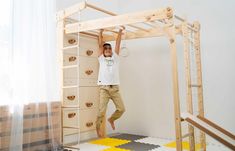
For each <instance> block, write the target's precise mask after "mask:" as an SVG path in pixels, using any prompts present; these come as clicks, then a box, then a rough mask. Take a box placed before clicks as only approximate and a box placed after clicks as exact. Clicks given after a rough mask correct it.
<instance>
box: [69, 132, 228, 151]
mask: <svg viewBox="0 0 235 151" xmlns="http://www.w3.org/2000/svg"><path fill="white" fill-rule="evenodd" d="M182 145H183V150H184V151H188V150H189V143H188V142H187V141H184V142H183V143H182ZM199 150H200V144H196V151H199ZM207 150H208V151H228V150H227V149H226V148H224V147H223V146H215V145H209V144H208V146H207ZM69 151H75V150H69ZM80 151H176V143H175V141H173V140H169V139H162V138H153V137H148V136H142V135H134V134H125V133H124V134H117V135H115V136H111V137H107V138H102V139H97V140H93V141H89V142H86V143H81V144H80Z"/></svg>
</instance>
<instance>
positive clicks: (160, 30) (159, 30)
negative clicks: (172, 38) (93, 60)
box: [103, 27, 181, 41]
mask: <svg viewBox="0 0 235 151" xmlns="http://www.w3.org/2000/svg"><path fill="white" fill-rule="evenodd" d="M166 28H167V27H166ZM165 34H166V33H165V30H164V27H156V28H153V29H151V30H149V31H148V32H144V31H142V30H137V31H136V32H135V33H130V32H127V33H126V36H125V37H123V39H124V40H128V39H138V38H150V37H161V36H165ZM175 34H181V28H179V27H176V28H175ZM103 38H104V41H115V40H116V38H117V35H115V34H114V35H112V36H111V35H104V36H103Z"/></svg>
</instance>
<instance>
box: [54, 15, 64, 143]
mask: <svg viewBox="0 0 235 151" xmlns="http://www.w3.org/2000/svg"><path fill="white" fill-rule="evenodd" d="M61 15H63V12H59V13H57V27H56V28H57V29H56V30H57V31H56V32H57V33H56V34H57V50H58V58H59V64H60V84H61V85H60V95H61V96H60V99H61V100H60V101H61V104H62V103H63V47H64V26H65V24H64V20H63V19H60V17H59V16H61ZM60 127H61V134H60V135H61V140H60V141H61V142H63V108H62V106H61V126H60Z"/></svg>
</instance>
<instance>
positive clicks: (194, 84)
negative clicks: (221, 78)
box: [181, 22, 206, 151]
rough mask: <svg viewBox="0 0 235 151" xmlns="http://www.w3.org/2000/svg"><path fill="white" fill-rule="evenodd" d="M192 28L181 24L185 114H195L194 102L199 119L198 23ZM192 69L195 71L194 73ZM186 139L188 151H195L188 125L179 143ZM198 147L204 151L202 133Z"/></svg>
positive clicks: (193, 131) (201, 101)
mask: <svg viewBox="0 0 235 151" xmlns="http://www.w3.org/2000/svg"><path fill="white" fill-rule="evenodd" d="M193 28H194V29H195V30H192V29H190V28H189V27H188V26H187V22H184V23H183V24H182V34H183V43H184V63H185V73H186V93H187V97H186V104H187V112H188V113H190V114H192V115H193V114H195V112H196V111H195V108H194V105H193V104H194V102H195V101H197V114H198V115H199V116H200V117H204V103H203V85H202V69H201V53H200V24H199V23H198V22H194V24H193ZM193 65H194V66H193ZM194 69H196V71H195V70H194ZM195 77H196V78H195ZM193 78H195V79H193ZM195 94H196V96H197V98H196V100H194V97H193V95H195ZM181 122H183V120H181ZM186 137H189V145H190V151H195V141H196V140H195V130H194V127H193V126H192V125H190V124H188V133H187V134H185V135H182V134H181V141H182V139H184V138H186ZM200 146H201V150H203V151H206V138H205V133H203V132H200Z"/></svg>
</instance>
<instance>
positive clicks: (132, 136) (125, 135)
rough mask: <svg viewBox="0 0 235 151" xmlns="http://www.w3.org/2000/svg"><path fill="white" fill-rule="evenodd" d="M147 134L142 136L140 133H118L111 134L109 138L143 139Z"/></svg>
mask: <svg viewBox="0 0 235 151" xmlns="http://www.w3.org/2000/svg"><path fill="white" fill-rule="evenodd" d="M146 137H147V136H142V135H134V134H125V133H123V134H118V135H115V136H112V137H111V138H117V139H124V140H131V141H135V140H138V139H143V138H146Z"/></svg>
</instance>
